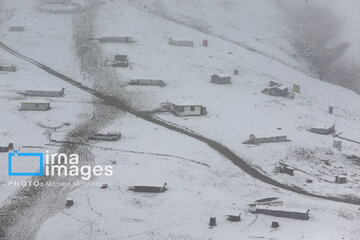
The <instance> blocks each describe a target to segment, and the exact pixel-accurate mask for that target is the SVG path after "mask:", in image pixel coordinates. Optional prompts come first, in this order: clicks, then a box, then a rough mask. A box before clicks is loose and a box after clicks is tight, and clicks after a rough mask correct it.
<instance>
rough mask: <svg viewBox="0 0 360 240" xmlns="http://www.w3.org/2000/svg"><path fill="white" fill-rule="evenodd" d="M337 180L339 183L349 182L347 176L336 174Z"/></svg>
mask: <svg viewBox="0 0 360 240" xmlns="http://www.w3.org/2000/svg"><path fill="white" fill-rule="evenodd" d="M335 182H336V183H338V184H341V183H347V180H346V176H335Z"/></svg>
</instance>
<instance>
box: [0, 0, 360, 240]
mask: <svg viewBox="0 0 360 240" xmlns="http://www.w3.org/2000/svg"><path fill="white" fill-rule="evenodd" d="M75 3H76V4H75ZM353 4H356V3H355V2H354V3H353ZM334 6H335V3H332V4H331V5H330V7H331V8H332V9H333V10H334V11H335V8H334ZM285 9H287V8H286V7H285V6H284V5H281V3H280V1H265V0H261V1H250V0H246V1H245V0H244V1H235V0H226V1H224V0H214V1H205V0H196V1H194V0H193V1H191V0H182V1H166V0H147V1H143V0H134V1H130V0H129V1H127V0H123V1H95V0H83V1H73V2H72V1H69V0H66V1H45V0H44V1H40V0H32V1H26V2H23V1H19V0H16V1H0V13H1V14H2V15H1V17H0V21H1V22H0V42H2V43H3V44H5V45H6V46H8V47H10V48H11V49H13V50H15V51H17V52H19V53H21V54H23V55H25V56H27V57H29V58H31V59H33V60H36V61H38V62H40V63H42V64H45V65H46V66H47V67H50V68H51V69H53V70H54V71H57V72H59V73H62V74H64V75H66V76H68V77H70V78H72V79H74V80H75V81H77V82H78V83H81V84H84V85H86V86H87V87H90V88H92V89H96V90H97V91H98V92H101V93H102V94H104V95H106V96H112V97H113V98H112V99H121V100H123V101H124V103H126V104H128V105H129V106H130V107H131V109H133V110H134V112H135V111H136V113H142V112H144V114H145V113H146V114H148V115H146V116H149V118H150V117H151V119H160V120H161V121H163V122H166V123H170V124H169V125H171V124H172V125H171V126H181V127H182V128H183V129H185V132H186V131H189V132H196V133H198V134H200V135H201V136H204V137H205V138H208V139H211V140H214V141H215V142H217V144H218V146H226V147H227V148H228V149H230V150H231V151H232V152H233V153H234V154H236V155H237V156H238V157H240V158H241V159H242V160H243V161H244V162H245V164H246V167H249V168H250V169H254V171H257V172H259V174H261V175H263V176H264V177H269V178H270V179H272V180H275V181H276V182H278V183H279V185H277V186H275V185H274V184H273V185H271V184H267V183H265V182H266V181H265V180H264V179H265V178H261V177H260V178H259V179H256V178H253V177H251V176H250V175H249V171H243V170H242V169H240V168H239V167H238V166H236V165H235V164H234V163H233V162H231V161H230V159H229V157H228V156H226V155H225V154H222V152H221V151H219V150H218V149H217V148H216V147H214V146H211V145H207V144H205V143H204V142H202V141H199V140H201V139H200V138H198V139H196V138H194V137H191V135H190V136H189V134H187V136H186V134H185V135H183V134H180V133H179V131H178V132H176V131H172V130H171V128H164V127H162V126H159V125H156V124H154V122H151V121H145V120H146V118H140V117H136V116H134V115H133V114H129V113H128V112H126V111H124V109H125V110H126V109H127V108H123V109H122V110H121V109H119V108H117V106H118V105H116V104H115V105H114V106H111V102H107V103H106V104H104V102H102V100H101V99H99V98H97V97H94V96H92V95H91V94H89V93H86V92H84V91H82V90H81V89H80V88H79V87H77V86H80V85H76V84H75V85H74V84H72V85H71V84H69V83H68V82H65V81H63V79H60V78H59V77H56V76H54V75H51V74H49V73H48V72H45V71H43V70H42V69H40V68H38V66H36V65H34V64H31V63H29V61H25V60H24V59H21V58H18V57H16V56H14V55H12V54H10V53H9V52H10V51H5V50H4V49H0V53H1V55H0V63H7V64H14V65H16V66H17V71H16V72H9V73H4V74H3V73H1V74H0V91H1V98H0V105H1V106H2V109H3V113H4V114H1V115H0V123H1V124H0V136H1V146H5V145H7V144H8V143H9V142H13V143H14V145H15V148H16V149H20V150H21V151H24V152H25V151H33V152H38V151H45V150H49V151H52V152H57V151H65V152H70V151H75V152H78V153H79V154H80V157H81V158H82V161H81V164H90V165H101V166H105V165H111V166H113V168H114V175H113V176H111V177H108V176H101V177H94V178H92V179H91V180H90V181H89V182H88V183H91V184H92V185H89V186H83V187H76V188H72V187H70V188H67V187H59V188H58V189H56V188H51V187H46V188H43V189H37V190H35V191H34V192H30V193H29V192H28V191H27V190H26V189H27V187H21V186H17V187H16V186H15V187H14V186H9V185H8V181H9V180H12V181H16V180H24V179H25V178H19V177H11V178H9V176H7V154H6V153H0V158H1V161H0V169H5V170H4V171H1V172H0V192H1V195H0V203H1V205H0V206H1V208H0V218H1V219H0V237H1V234H2V232H3V234H4V237H5V239H39V240H41V239H254V238H264V239H358V238H360V233H359V229H358V226H359V224H360V212H359V206H358V205H359V204H360V200H359V195H360V186H359V183H360V174H359V173H360V162H359V161H360V160H359V157H360V155H359V150H360V145H359V144H358V143H356V142H359V141H360V135H359V133H360V115H359V112H360V104H359V102H360V101H359V100H360V97H359V95H358V94H356V93H355V92H353V91H351V90H348V89H345V88H342V87H339V86H335V85H331V84H329V83H326V82H323V81H320V80H319V79H317V78H314V77H310V75H312V72H311V69H310V68H309V62H306V59H302V58H300V57H299V53H298V51H297V49H296V48H295V47H294V45H292V44H293V42H291V41H290V39H291V38H290V37H289V36H292V34H293V33H294V29H292V28H291V27H292V26H293V25H291V24H288V22H287V19H288V12H286V10H285ZM338 14H339V16H344V15H346V14H349V15H350V16H349V19H352V20H354V21H355V19H356V16H357V15H356V12H355V11H354V12H353V13H350V12H347V11H345V10H344V8H343V9H340V10H339V11H338ZM11 26H24V27H25V31H22V32H11V31H8V29H9V28H10V27H11ZM348 29H350V30H348ZM351 29H354V28H352V27H351V24H350V21H347V24H346V29H345V28H344V29H343V31H348V32H351ZM103 36H131V37H132V38H133V39H134V40H135V42H134V43H131V44H122V43H101V42H99V41H97V40H96V39H97V38H101V37H103ZM341 36H346V34H343V35H341ZM169 38H173V39H182V40H191V41H194V47H178V46H173V45H170V44H168V39H169ZM345 38H346V37H345ZM347 39H348V38H346V39H341V41H345V40H347ZM351 39H352V40H351V41H353V42H354V46H353V45H352V46H353V47H354V48H353V49H356V43H355V42H356V41H355V40H354V39H356V37H355V36H354V37H351ZM203 40H208V47H204V46H202V42H203ZM347 54H348V53H347ZM15 55H16V54H15ZM115 55H127V56H128V58H129V62H130V66H129V67H128V68H115V67H107V66H105V63H106V61H109V60H112V59H113V58H114V56H115ZM346 56H347V57H348V58H351V57H352V56H351V54H348V55H346ZM30 62H31V61H30ZM234 69H237V70H238V71H239V75H234ZM220 73H221V74H225V75H228V76H231V78H232V84H231V85H216V84H212V83H210V77H211V75H213V74H220ZM139 78H140V79H141V78H149V79H162V80H164V81H165V82H166V86H165V87H155V86H145V87H144V86H132V85H128V84H127V83H128V82H129V81H130V79H139ZM269 81H276V82H279V83H282V84H284V85H285V86H288V87H289V89H290V90H291V89H292V87H293V84H297V85H300V93H292V94H294V98H282V97H274V96H268V95H265V94H263V93H261V91H262V90H263V89H264V88H267V87H268V85H269ZM63 87H64V88H65V89H66V90H65V91H66V95H64V96H63V97H61V98H51V99H48V100H50V101H51V107H52V108H51V110H49V111H46V112H25V111H18V109H19V107H20V101H21V100H23V99H26V97H25V96H23V95H21V94H20V92H22V91H25V90H28V89H35V90H44V89H46V90H49V89H51V90H52V89H54V90H59V89H61V88H63ZM83 89H84V88H83ZM167 102H171V103H175V104H180V105H181V104H199V105H203V106H205V107H206V108H207V112H208V113H207V115H206V116H197V117H176V116H174V115H173V114H172V113H170V112H166V111H165V112H164V109H162V106H163V104H164V103H167ZM329 106H332V107H334V113H333V114H330V113H329V112H328V108H329ZM159 109H161V111H160V112H159V111H158V110H159ZM65 123H66V124H65ZM319 124H335V128H336V134H340V135H339V136H340V137H344V138H347V139H351V140H353V142H351V141H346V140H342V150H341V151H340V150H338V149H335V148H333V140H340V139H339V138H337V137H334V136H332V135H318V134H314V133H311V132H309V131H308V129H309V128H311V126H313V125H319ZM97 131H98V132H104V133H106V132H121V134H122V138H121V139H120V140H119V141H117V142H94V141H87V140H86V139H87V137H88V136H89V135H90V134H91V133H93V132H97ZM250 134H255V136H257V137H270V136H278V135H286V136H287V137H288V139H289V140H291V141H288V142H282V143H268V144H260V145H246V144H243V142H244V141H246V140H248V138H249V135H250ZM62 141H65V142H66V141H72V142H77V143H82V144H69V143H62ZM354 141H355V142H354ZM280 163H285V164H287V165H289V166H291V167H293V168H295V173H294V176H290V175H287V174H281V173H279V171H278V167H279V166H280ZM338 175H346V177H347V181H348V182H347V183H346V184H336V183H335V182H334V179H335V176H338ZM54 180H55V179H51V178H50V179H47V181H54ZM56 180H62V181H64V182H70V181H72V180H73V179H70V178H61V177H59V178H56ZM164 182H167V184H168V191H166V192H164V193H162V194H151V193H136V192H132V191H128V187H129V186H132V185H137V184H140V185H141V184H144V185H148V184H150V185H162V184H164ZM102 183H107V184H108V185H109V187H108V188H107V189H101V188H100V187H99V186H101V184H102ZM281 186H289V188H291V189H292V191H288V190H286V189H284V188H283V187H281ZM297 191H300V192H305V193H306V194H307V195H315V196H320V197H321V198H319V197H309V196H306V195H303V194H298V193H295V192H297ZM15 194H16V195H15ZM66 196H71V197H72V198H73V199H74V203H75V204H74V205H73V206H72V207H71V208H64V204H65V197H66ZM270 197H274V198H277V199H276V201H275V203H273V204H276V205H278V206H280V207H286V208H295V209H309V210H310V219H309V220H307V221H302V220H295V219H288V218H278V217H273V216H266V215H261V214H258V215H255V214H252V213H250V212H249V211H248V204H250V203H253V202H254V201H256V200H259V199H264V198H270ZM324 198H334V199H336V201H332V200H331V199H330V200H326V199H324ZM334 199H333V200H334ZM341 201H343V202H341ZM349 201H352V202H353V203H354V204H349V203H345V202H349ZM356 203H357V204H356ZM240 213H241V218H242V220H241V222H238V223H234V222H228V221H226V217H225V215H228V214H231V215H238V214H240ZM210 215H214V216H216V218H217V223H218V225H217V226H216V227H214V228H212V229H209V227H208V224H209V222H208V221H209V216H210ZM272 221H278V222H279V223H280V228H278V229H272V228H271V227H270V226H271V223H272ZM0 239H1V238H0Z"/></svg>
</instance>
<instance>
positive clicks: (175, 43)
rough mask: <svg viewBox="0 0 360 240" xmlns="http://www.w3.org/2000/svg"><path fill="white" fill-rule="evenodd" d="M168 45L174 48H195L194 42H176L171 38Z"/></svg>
mask: <svg viewBox="0 0 360 240" xmlns="http://www.w3.org/2000/svg"><path fill="white" fill-rule="evenodd" d="M168 43H169V44H170V45H173V46H181V47H194V42H193V41H188V40H174V39H172V38H169V41H168Z"/></svg>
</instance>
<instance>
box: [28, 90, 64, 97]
mask: <svg viewBox="0 0 360 240" xmlns="http://www.w3.org/2000/svg"><path fill="white" fill-rule="evenodd" d="M64 91H65V88H62V89H61V90H60V91H41V90H26V91H25V93H24V95H26V96H30V97H61V96H63V95H64Z"/></svg>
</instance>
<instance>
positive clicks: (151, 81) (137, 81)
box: [129, 79, 166, 87]
mask: <svg viewBox="0 0 360 240" xmlns="http://www.w3.org/2000/svg"><path fill="white" fill-rule="evenodd" d="M129 84H130V85H141V86H159V87H165V85H166V84H165V82H164V81H163V80H157V79H131V81H130V83H129Z"/></svg>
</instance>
